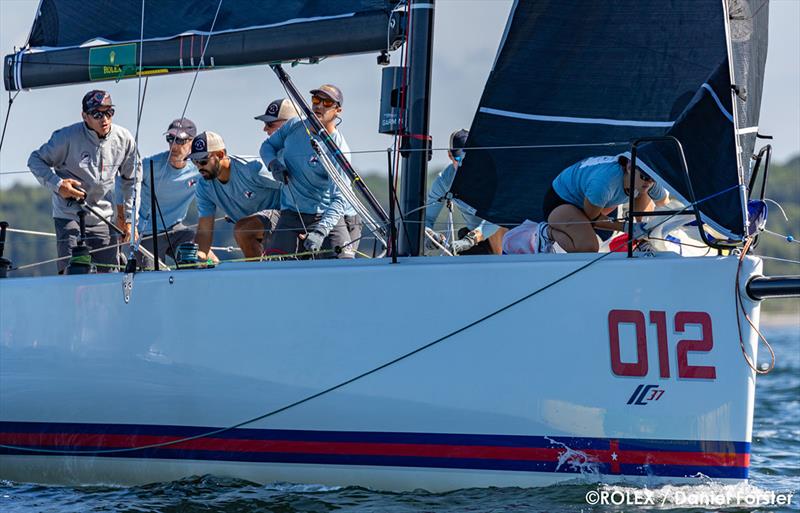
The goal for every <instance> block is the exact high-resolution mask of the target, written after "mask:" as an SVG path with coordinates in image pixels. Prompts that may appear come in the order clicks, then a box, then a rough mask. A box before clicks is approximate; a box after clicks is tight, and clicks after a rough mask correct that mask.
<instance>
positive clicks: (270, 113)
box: [253, 98, 297, 123]
mask: <svg viewBox="0 0 800 513" xmlns="http://www.w3.org/2000/svg"><path fill="white" fill-rule="evenodd" d="M294 117H297V109H295V108H294V105H292V102H291V101H289V100H288V99H287V98H280V99H278V100H275V101H273V102H272V103H270V104H269V105H267V110H266V111H264V114H262V115H260V116H255V117H254V118H253V119H257V120H259V121H263V122H264V123H271V122H273V121H278V120H282V119H291V118H294Z"/></svg>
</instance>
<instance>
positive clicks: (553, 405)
mask: <svg viewBox="0 0 800 513" xmlns="http://www.w3.org/2000/svg"><path fill="white" fill-rule="evenodd" d="M101 3H102V4H103V8H102V9H100V7H99V4H101ZM245 4H246V8H245ZM653 4H654V3H653V2H641V1H639V0H616V1H612V2H603V3H600V4H598V3H596V2H590V1H588V0H559V1H558V2H533V1H524V0H520V1H519V2H517V3H516V4H515V5H514V7H513V8H512V11H511V16H510V18H509V21H508V26H507V27H506V31H505V35H504V37H503V41H502V43H501V45H500V49H499V52H498V56H497V59H496V62H495V64H494V67H493V70H492V72H491V75H490V77H489V80H488V83H487V86H486V89H485V91H484V94H483V97H482V99H481V103H480V106H479V108H478V112H477V114H476V117H475V120H474V122H473V126H472V128H471V131H470V139H469V141H468V147H469V148H470V149H469V157H468V158H467V159H466V160H465V163H464V167H463V169H461V170H459V173H458V175H457V179H456V181H455V183H454V185H453V188H452V193H453V195H454V197H457V198H459V199H462V200H463V201H464V202H466V203H467V204H469V205H471V206H472V207H474V208H475V211H476V212H477V213H478V214H479V215H480V216H482V217H485V218H486V219H489V220H491V221H493V222H497V223H505V224H509V223H511V224H513V223H520V222H522V221H523V220H525V219H537V215H540V213H539V212H538V211H537V209H538V208H539V204H540V202H541V198H542V196H543V193H544V191H545V190H546V188H547V185H548V184H549V181H550V180H551V179H552V177H553V176H555V174H557V173H558V171H560V169H562V168H563V167H565V165H568V164H569V163H572V162H574V161H577V160H579V159H580V158H584V157H586V156H590V155H596V154H598V152H609V151H620V152H621V151H629V152H630V153H631V157H632V158H636V159H638V161H639V162H640V163H641V165H643V166H647V167H648V169H650V170H651V171H652V172H653V176H654V177H657V179H658V180H660V181H662V182H663V183H664V184H665V185H666V186H667V187H668V188H669V189H670V191H671V192H672V193H673V194H674V195H675V197H677V198H679V199H680V200H681V201H682V202H683V204H684V208H682V209H679V210H677V211H674V212H671V213H666V214H664V218H669V217H670V216H672V217H674V216H677V215H682V216H688V217H689V218H690V219H689V221H691V222H693V223H694V224H693V225H692V226H693V228H692V229H693V230H695V231H696V232H697V233H698V234H700V237H701V238H702V239H703V241H704V242H705V243H707V244H708V245H709V246H708V247H710V248H712V251H711V252H710V253H709V255H708V256H702V257H691V258H690V257H685V256H681V255H679V254H677V253H672V252H657V253H655V254H654V255H652V256H651V257H648V258H644V257H642V256H640V255H638V254H636V253H634V252H633V251H632V250H631V251H629V252H628V253H627V254H626V253H625V252H610V253H601V254H558V255H556V254H536V255H507V256H503V257H497V256H470V257H458V258H450V257H423V256H421V253H422V247H423V235H424V230H423V227H424V225H423V224H422V222H423V220H424V197H425V196H424V194H425V189H426V183H425V177H426V170H427V160H428V158H427V154H428V151H429V150H430V143H429V140H430V139H429V136H428V132H429V131H428V110H429V104H428V97H429V90H430V82H431V77H432V69H431V51H432V45H433V30H432V29H433V21H434V12H435V1H434V0H409V1H408V2H406V3H402V4H399V5H395V2H393V1H390V0H347V1H337V2H285V1H284V2H255V3H252V2H246V3H245V2H235V1H225V2H222V1H220V2H219V3H217V2H193V3H182V4H173V3H169V4H167V3H165V2H156V1H150V0H146V1H144V2H142V3H141V4H139V3H136V2H117V3H113V4H110V3H108V2H104V1H103V2H101V1H100V0H84V1H83V2H81V3H80V4H76V3H74V2H69V1H60V0H52V1H47V2H43V3H42V5H41V7H40V9H39V11H38V12H37V15H36V19H35V21H34V25H33V29H32V31H31V35H30V37H29V42H28V45H27V46H26V47H24V48H22V49H21V50H20V51H19V52H17V53H15V54H13V55H8V56H6V57H5V59H4V66H3V67H4V83H5V87H6V89H8V90H20V89H35V88H37V87H45V86H50V87H52V86H58V85H61V84H67V83H81V82H87V81H98V80H118V79H125V78H133V77H142V76H148V77H150V78H154V79H155V78H156V77H158V76H159V75H163V74H171V73H179V72H191V71H195V70H196V69H198V66H201V67H202V68H203V69H215V68H219V67H229V66H244V65H251V64H259V63H262V64H271V65H273V66H275V70H276V72H277V75H278V77H279V78H280V79H281V80H282V83H283V84H285V85H287V86H288V85H290V79H288V77H287V76H286V74H285V72H284V71H283V70H282V68H280V66H279V64H278V63H279V62H291V61H293V60H297V59H316V58H320V57H323V56H328V55H343V54H349V53H364V52H374V53H376V54H377V53H381V54H382V55H385V54H384V53H383V52H388V51H390V50H392V49H393V48H395V47H397V45H402V48H403V49H404V51H405V52H407V54H408V58H407V61H406V62H405V65H404V66H403V69H401V70H400V71H401V73H399V74H398V73H394V75H395V76H398V75H399V76H405V79H404V80H401V82H400V84H399V85H398V87H396V88H394V93H395V94H394V95H390V100H389V101H388V103H389V104H390V105H392V101H391V98H393V99H394V100H395V103H394V105H393V108H394V109H395V113H396V115H398V116H399V117H398V118H397V119H398V120H400V121H401V122H399V123H398V125H400V126H399V127H397V132H396V133H397V135H398V138H399V139H400V140H401V141H402V144H401V145H400V148H399V149H400V152H401V154H402V162H403V168H402V172H401V180H402V187H401V189H400V191H399V196H400V197H399V198H398V201H397V202H396V205H395V202H392V204H393V205H395V206H396V207H397V212H396V215H397V216H398V217H399V220H400V224H399V229H390V230H387V231H386V233H385V234H384V235H385V236H386V237H387V239H388V241H387V246H389V250H390V257H387V258H376V259H357V260H355V261H350V262H343V261H338V260H308V261H288V262H279V263H275V262H263V263H239V264H237V263H232V264H226V265H223V266H220V267H218V268H215V269H205V270H197V269H180V270H174V269H171V270H166V271H160V272H129V273H125V274H98V275H73V276H62V277H40V278H9V279H4V280H0V478H2V479H9V480H15V481H30V482H41V483H73V484H74V483H78V484H90V483H120V484H135V483H147V482H155V481H168V480H173V479H179V478H182V477H185V476H189V475H198V474H217V475H223V476H231V477H236V478H241V479H247V480H251V481H255V482H275V481H282V482H286V481H289V482H300V483H324V484H331V485H362V486H368V487H374V488H379V489H390V490H408V489H417V488H423V489H428V490H432V491H441V490H451V489H456V488H465V487H473V486H540V485H550V484H553V483H558V482H565V481H571V480H583V481H586V480H588V481H591V482H595V481H626V482H633V483H644V484H661V483H676V482H693V481H695V480H697V479H699V478H702V477H704V476H705V477H709V478H712V479H714V480H718V481H721V482H738V481H742V480H746V479H747V477H748V467H749V462H750V447H751V445H750V444H751V439H752V425H753V409H754V402H755V385H756V375H757V373H758V372H759V371H760V369H759V367H758V366H757V362H758V354H757V348H758V334H757V327H758V324H759V316H760V304H761V299H763V298H765V297H774V296H787V295H791V294H794V295H796V294H797V283H796V281H792V280H791V279H788V278H784V279H780V280H776V279H771V278H764V277H762V276H761V274H762V262H761V260H760V259H759V258H757V257H754V256H752V255H749V254H747V252H746V249H747V247H748V241H750V240H752V238H753V237H755V236H756V235H757V233H754V232H753V231H752V223H751V218H750V216H749V215H748V209H747V201H748V197H749V193H750V190H751V189H752V186H749V182H748V180H750V179H751V177H752V176H753V175H755V174H757V172H758V171H757V170H756V169H751V166H750V165H749V162H750V161H751V158H750V156H751V155H752V154H754V153H755V148H754V146H755V144H756V137H757V123H758V112H759V104H760V95H761V84H762V80H763V66H764V60H765V55H766V47H765V45H766V17H767V6H766V4H767V2H766V1H757V0H677V1H673V2H670V3H669V4H663V5H662V4H658V5H653ZM76 10H79V11H80V13H76ZM109 10H113V11H114V12H109ZM100 12H102V13H103V15H102V20H103V21H102V22H99V21H98V20H99V19H100V18H99V17H100V14H97V13H100ZM142 12H144V14H142ZM87 13H89V14H87ZM93 13H94V14H93ZM212 20H213V21H212ZM654 27H657V30H655V29H654ZM112 52H113V55H114V63H113V64H111V63H110V59H111V55H112ZM389 89H390V90H391V89H392V88H391V87H390V88H389ZM289 90H290V92H291V89H289ZM398 91H399V93H398ZM520 97H523V99H524V101H522V102H519V101H516V100H517V99H518V98H520ZM297 100H298V101H301V99H299V98H297ZM389 114H391V112H389ZM522 146H526V148H521V147H522ZM531 146H536V147H534V148H531ZM618 146H622V147H621V148H618ZM330 150H332V149H331V148H327V149H326V148H321V149H320V151H322V152H326V154H328V155H332V157H331V159H332V160H334V159H338V157H337V156H336V154H335V151H330ZM334 164H338V165H341V166H346V164H345V163H343V162H341V161H340V160H337V161H336V162H334ZM760 172H761V173H765V172H766V170H765V169H761V171H760ZM350 178H351V180H353V181H358V180H355V179H354V178H353V176H352V175H350ZM359 192H360V193H364V191H363V190H361V191H359ZM366 203H367V204H368V205H369V206H372V204H371V202H370V201H369V200H368V199H367V201H366ZM376 210H377V209H376ZM630 215H633V212H631V214H630ZM391 217H392V213H391V212H390V213H389V214H388V218H391ZM376 219H378V220H380V221H381V222H383V220H384V217H383V215H382V214H381V213H380V212H378V213H376ZM390 225H391V227H395V226H396V224H395V223H394V222H393V220H392V219H390ZM743 249H744V251H743ZM12 274H13V273H12ZM378 285H379V287H380V290H381V291H384V292H382V293H381V294H380V297H376V296H377V294H376V293H375V287H376V286H378ZM266 291H269V293H270V294H269V295H270V297H281V298H282V299H281V300H280V301H268V300H266V299H265V292H266ZM209 293H211V294H213V298H214V299H213V303H212V301H211V296H210V295H209ZM309 298H314V299H313V300H312V301H309ZM365 299H366V300H365ZM132 326H135V327H136V329H135V330H132V329H129V328H130V327H132ZM253 326H255V327H253Z"/></svg>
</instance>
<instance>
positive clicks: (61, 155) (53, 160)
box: [28, 130, 85, 199]
mask: <svg viewBox="0 0 800 513" xmlns="http://www.w3.org/2000/svg"><path fill="white" fill-rule="evenodd" d="M68 151H69V138H68V137H67V136H66V134H65V133H64V131H63V130H57V131H56V132H53V135H51V136H50V140H48V141H47V142H46V143H44V144H43V145H42V146H41V147H40V148H39V149H38V150H34V151H33V152H32V153H31V155H30V157H28V169H30V170H31V173H33V176H35V177H36V180H38V181H39V183H40V184H42V185H43V186H44V187H47V188H48V189H50V190H51V191H52V192H54V193H55V194H58V195H59V196H61V197H62V198H65V199H70V198H75V199H77V198H82V197H83V196H85V194H84V193H82V192H81V191H79V190H78V189H77V188H76V187H80V186H81V182H79V181H78V180H74V179H72V178H66V179H62V178H61V177H59V176H58V175H57V174H56V172H55V170H54V169H53V168H54V167H56V166H58V165H61V164H63V163H64V161H65V160H66V158H67V153H68Z"/></svg>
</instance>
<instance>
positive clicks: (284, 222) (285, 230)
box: [267, 210, 354, 258]
mask: <svg viewBox="0 0 800 513" xmlns="http://www.w3.org/2000/svg"><path fill="white" fill-rule="evenodd" d="M321 218H322V215H321V214H302V217H301V216H300V215H298V213H297V212H295V211H292V210H281V213H280V219H279V220H278V225H277V226H276V227H275V231H274V233H273V234H272V242H271V244H270V245H269V249H268V250H267V254H284V255H291V254H293V253H305V252H306V249H305V246H304V245H303V241H302V240H301V239H300V235H301V234H304V233H305V232H306V230H308V231H311V230H312V229H313V228H314V224H316V223H317V222H319V220H320V219H321ZM322 247H323V249H330V248H337V247H338V248H349V247H350V234H349V232H348V231H347V225H346V223H345V222H344V220H343V219H342V220H340V221H339V222H338V223H337V224H336V226H334V227H333V229H332V230H331V231H330V233H329V234H328V236H327V237H326V238H325V241H324V242H323V246H322ZM320 257H321V258H353V257H354V253H353V252H352V251H342V252H341V253H338V254H337V253H334V252H333V251H328V252H327V253H324V254H322V255H321V256H320Z"/></svg>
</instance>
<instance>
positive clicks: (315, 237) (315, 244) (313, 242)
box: [303, 230, 325, 253]
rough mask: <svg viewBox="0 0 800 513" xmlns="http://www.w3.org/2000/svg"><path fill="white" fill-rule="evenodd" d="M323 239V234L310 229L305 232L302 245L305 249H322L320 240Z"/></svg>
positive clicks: (314, 250)
mask: <svg viewBox="0 0 800 513" xmlns="http://www.w3.org/2000/svg"><path fill="white" fill-rule="evenodd" d="M324 240H325V235H324V234H322V233H320V232H318V231H316V230H311V231H310V232H308V233H307V234H306V239H305V241H304V242H303V246H304V247H305V248H306V251H313V252H315V253H316V252H317V251H319V250H320V249H322V241H324Z"/></svg>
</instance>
